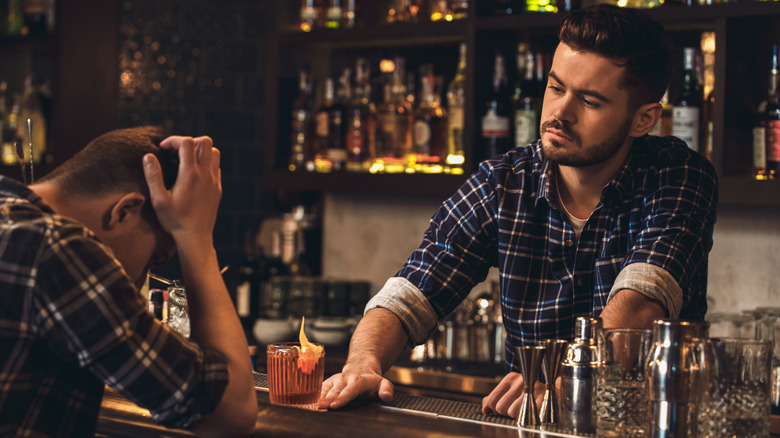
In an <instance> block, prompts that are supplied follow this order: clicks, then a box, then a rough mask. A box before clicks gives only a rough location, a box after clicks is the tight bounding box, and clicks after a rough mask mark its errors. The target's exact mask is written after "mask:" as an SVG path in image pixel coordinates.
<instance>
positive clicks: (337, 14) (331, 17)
mask: <svg viewBox="0 0 780 438" xmlns="http://www.w3.org/2000/svg"><path fill="white" fill-rule="evenodd" d="M342 15H343V9H342V8H341V0H329V4H328V8H327V9H326V10H325V27H327V28H328V29H338V28H339V27H341V19H342Z"/></svg>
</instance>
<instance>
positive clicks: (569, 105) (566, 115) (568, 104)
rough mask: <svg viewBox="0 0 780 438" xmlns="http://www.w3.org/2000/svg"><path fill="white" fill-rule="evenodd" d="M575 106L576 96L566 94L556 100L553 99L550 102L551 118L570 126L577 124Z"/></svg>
mask: <svg viewBox="0 0 780 438" xmlns="http://www.w3.org/2000/svg"><path fill="white" fill-rule="evenodd" d="M576 104H577V101H576V96H574V95H573V94H571V93H566V94H564V95H562V96H560V97H558V98H554V99H553V101H552V102H551V105H552V106H553V108H554V109H553V113H552V115H553V117H555V118H556V119H558V120H560V121H562V122H568V123H570V124H573V123H576V122H577V116H576V111H575V105H576Z"/></svg>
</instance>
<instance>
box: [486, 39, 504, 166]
mask: <svg viewBox="0 0 780 438" xmlns="http://www.w3.org/2000/svg"><path fill="white" fill-rule="evenodd" d="M485 106H486V110H485V113H484V116H482V124H481V127H482V156H481V157H480V158H481V159H485V158H489V157H492V156H494V155H498V154H503V153H506V152H507V151H508V150H509V149H510V148H511V145H512V139H511V138H510V129H511V128H510V121H509V120H510V117H511V115H510V113H511V104H510V102H509V87H508V86H507V80H506V67H505V63H504V57H503V56H502V55H500V54H496V57H495V64H494V67H493V87H492V93H491V95H490V97H489V98H488V99H487V101H486V102H485Z"/></svg>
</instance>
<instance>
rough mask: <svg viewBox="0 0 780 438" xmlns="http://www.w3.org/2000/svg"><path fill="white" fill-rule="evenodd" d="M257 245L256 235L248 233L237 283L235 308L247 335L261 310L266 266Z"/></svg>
mask: <svg viewBox="0 0 780 438" xmlns="http://www.w3.org/2000/svg"><path fill="white" fill-rule="evenodd" d="M259 249H260V248H259V247H258V246H257V244H256V239H255V235H254V233H252V232H247V234H246V237H245V239H244V260H243V261H242V262H241V265H239V267H238V281H237V282H236V283H237V284H236V296H235V302H234V304H235V306H236V313H237V314H238V318H239V320H241V325H243V326H244V330H245V331H247V333H251V330H252V327H253V325H254V323H255V319H257V312H258V310H259V308H260V295H261V293H262V290H261V288H262V283H263V280H264V279H263V273H264V272H265V266H264V263H263V259H262V253H261V251H259Z"/></svg>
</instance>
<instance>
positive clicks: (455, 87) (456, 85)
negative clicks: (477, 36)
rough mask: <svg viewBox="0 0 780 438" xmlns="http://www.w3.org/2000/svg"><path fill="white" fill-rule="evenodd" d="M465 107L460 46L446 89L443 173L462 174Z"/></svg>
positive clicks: (462, 47)
mask: <svg viewBox="0 0 780 438" xmlns="http://www.w3.org/2000/svg"><path fill="white" fill-rule="evenodd" d="M465 107H466V44H465V43H461V45H460V57H459V59H458V68H457V70H456V71H455V77H454V78H453V79H452V81H451V82H450V85H449V87H448V88H447V158H446V159H445V163H444V171H445V172H446V173H453V174H456V175H461V174H463V163H464V162H465V155H464V152H463V122H464V119H465V113H464V109H465Z"/></svg>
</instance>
